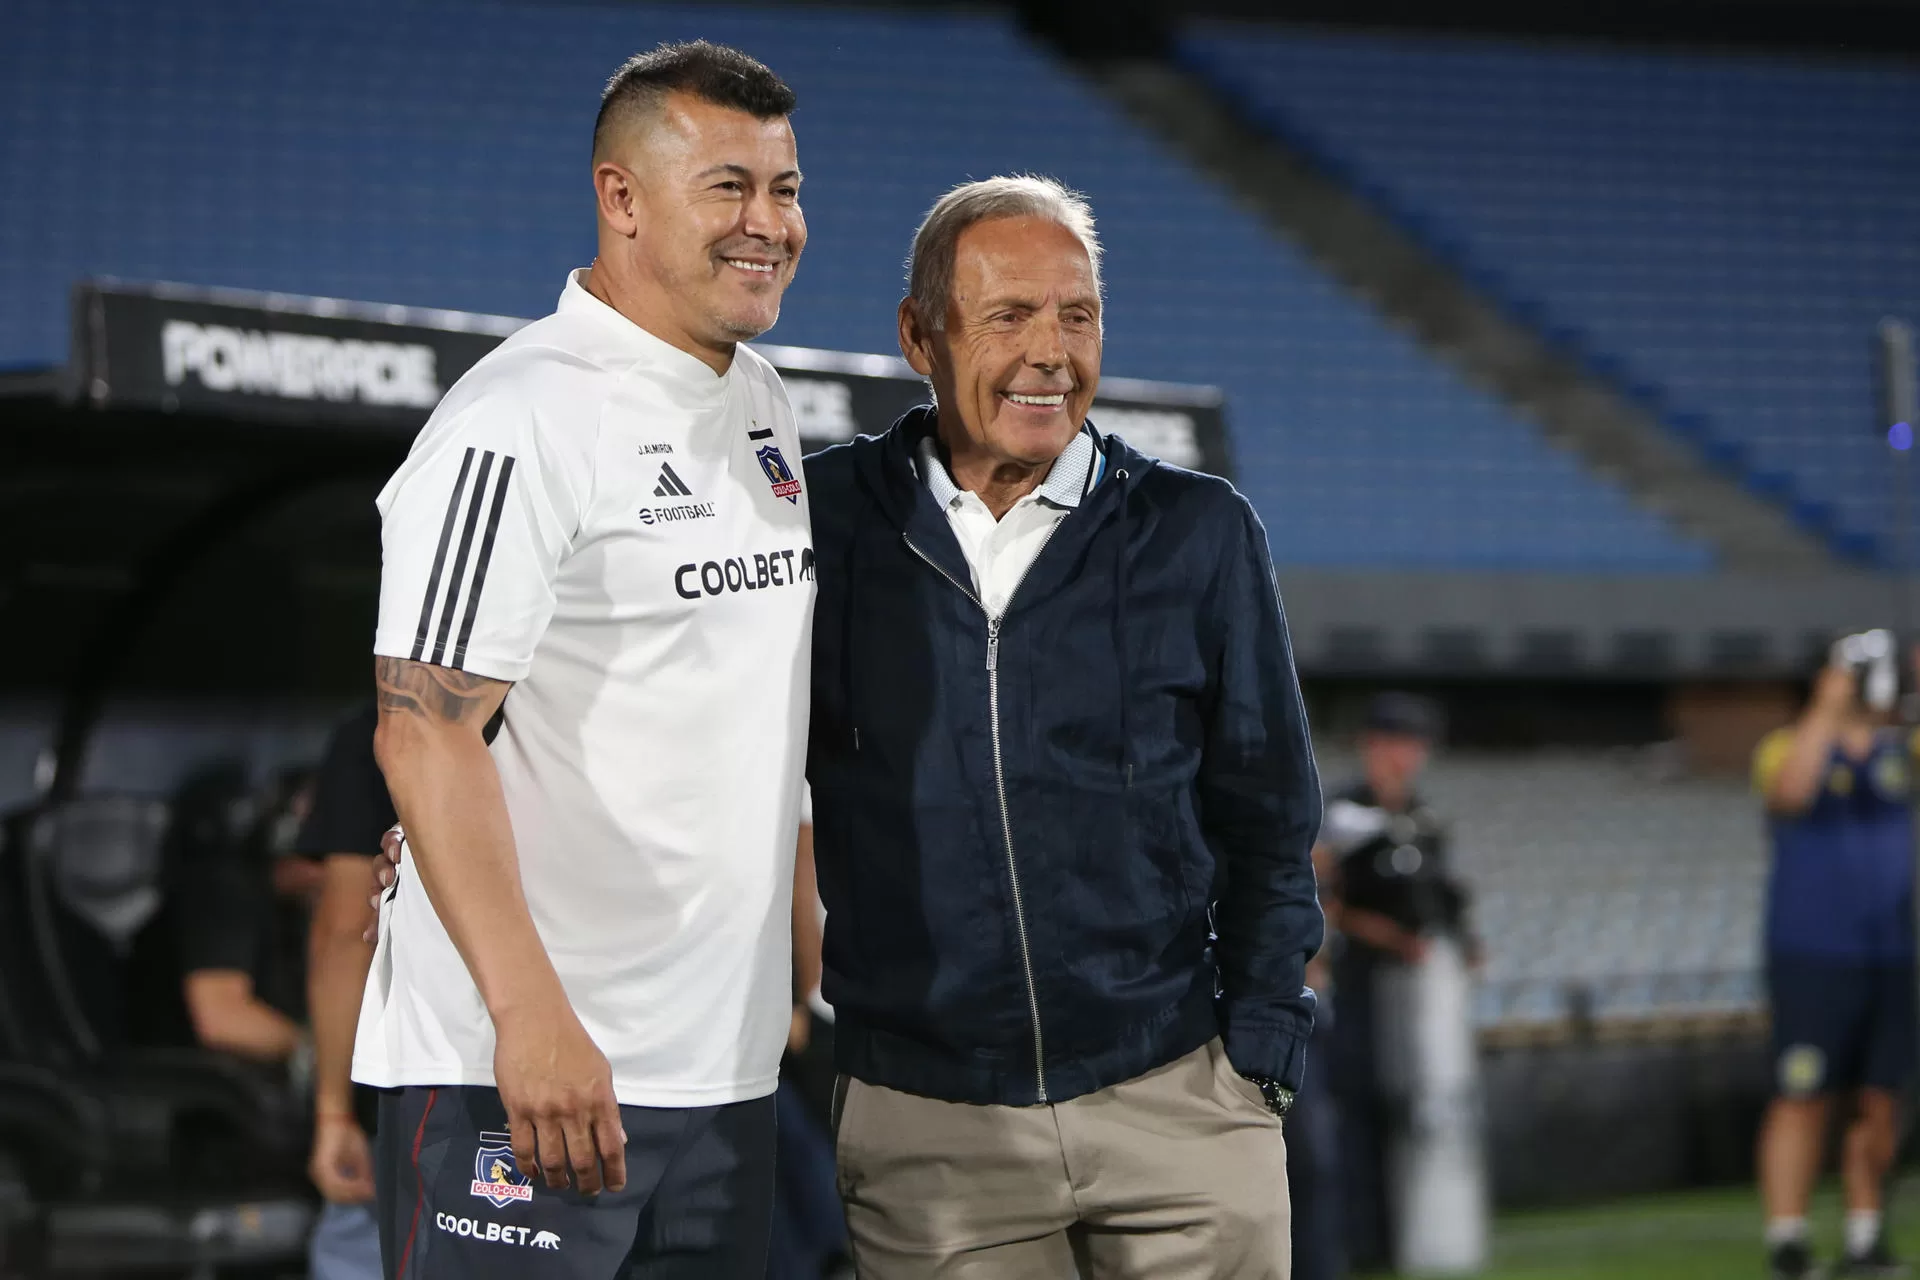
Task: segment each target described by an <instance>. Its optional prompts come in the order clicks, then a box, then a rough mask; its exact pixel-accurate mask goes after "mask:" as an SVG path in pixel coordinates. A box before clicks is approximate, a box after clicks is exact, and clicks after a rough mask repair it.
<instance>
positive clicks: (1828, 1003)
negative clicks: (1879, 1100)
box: [1767, 955, 1916, 1098]
mask: <svg viewBox="0 0 1920 1280" xmlns="http://www.w3.org/2000/svg"><path fill="white" fill-rule="evenodd" d="M1767 988H1768V992H1769V994H1770V996H1771V998H1772V1003H1773V1066H1774V1089H1775V1091H1776V1092H1777V1093H1778V1094H1779V1095H1780V1096H1781V1097H1783V1098H1806V1097H1815V1096H1818V1095H1820V1094H1827V1093H1842V1092H1846V1091H1847V1090H1850V1089H1857V1088H1860V1087H1862V1086H1870V1087H1873V1088H1879V1089H1889V1090H1897V1089H1900V1088H1901V1087H1903V1086H1904V1085H1905V1084H1906V1082H1907V1078H1908V1077H1909V1076H1911V1075H1912V1074H1913V1068H1914V1056H1915V1039H1916V1036H1915V1023H1916V1018H1915V1011H1914V1005H1915V977H1914V966H1913V964H1912V963H1910V962H1908V963H1900V964H1864V963H1853V962H1848V961H1844V960H1829V959H1826V958H1823V957H1809V956H1792V955H1774V956H1770V957H1768V959H1767Z"/></svg>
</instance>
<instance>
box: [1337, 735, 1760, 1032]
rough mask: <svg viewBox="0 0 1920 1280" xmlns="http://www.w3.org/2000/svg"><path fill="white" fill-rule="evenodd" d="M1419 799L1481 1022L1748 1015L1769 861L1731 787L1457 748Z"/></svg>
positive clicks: (1612, 758)
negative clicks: (1464, 921)
mask: <svg viewBox="0 0 1920 1280" xmlns="http://www.w3.org/2000/svg"><path fill="white" fill-rule="evenodd" d="M1319 754H1320V756H1321V769H1322V772H1323V774H1324V775H1325V776H1326V777H1329V778H1338V777H1342V776H1345V774H1346V772H1347V767H1348V766H1346V762H1345V759H1344V758H1343V757H1342V756H1341V755H1340V754H1338V753H1335V752H1327V751H1322V752H1320V753H1319ZM1421 790H1422V792H1423V794H1424V795H1425V796H1426V797H1427V800H1428V802H1429V803H1431V804H1432V805H1433V806H1434V807H1435V809H1436V810H1437V811H1438V812H1439V813H1440V814H1442V815H1443V816H1444V817H1445V818H1446V819H1448V820H1449V822H1450V823H1451V834H1452V845H1451V848H1452V850H1453V853H1454V857H1455V858H1456V860H1457V862H1456V865H1457V866H1458V867H1459V869H1460V871H1461V873H1462V874H1463V876H1464V877H1465V878H1466V879H1467V881H1468V883H1469V884H1470V885H1471V886H1472V889H1473V893H1474V904H1475V905H1474V917H1475V924H1476V927H1477V928H1478V930H1479V931H1480V933H1481V935H1482V937H1483V938H1484V940H1485V942H1486V948H1487V963H1486V970H1485V972H1484V974H1483V975H1482V977H1483V981H1482V982H1481V983H1480V984H1479V989H1478V991H1477V993H1476V995H1477V1000H1478V1007H1477V1009H1476V1017H1477V1019H1478V1021H1479V1022H1480V1024H1481V1025H1482V1026H1495V1025H1500V1024H1503V1023H1530V1022H1549V1021H1553V1020H1557V1019H1562V1018H1565V1017H1567V1016H1569V1015H1570V1014H1573V1013H1575V1012H1576V1011H1577V1012H1579V1013H1580V1014H1582V1015H1583V1016H1588V1017H1592V1018H1594V1019H1609V1018H1648V1017H1656V1016H1662V1015H1682V1014H1702V1013H1720V1012H1734V1011H1740V1010H1749V1009H1754V1008H1757V1007H1758V1006H1759V1004H1760V1000H1761V988H1760V931H1761V923H1760V914H1761V906H1762V902H1763V900H1764V896H1765V890H1766V874H1767V852H1766V840H1765V836H1764V831H1763V827H1762V820H1761V816H1760V811H1759V805H1758V803H1757V802H1756V801H1755V799H1754V797H1753V795H1752V793H1751V792H1750V791H1749V790H1748V789H1747V787H1746V785H1745V784H1744V782H1742V781H1740V780H1738V779H1731V780H1729V779H1705V778H1664V777H1662V776H1661V775H1660V773H1659V771H1658V770H1657V769H1655V768H1652V767H1650V765H1649V761H1648V757H1647V755H1646V753H1645V752H1644V751H1628V752H1613V753H1606V752H1597V751H1560V752H1541V753H1527V754H1471V753H1464V752H1463V753H1453V754H1448V755H1446V756H1443V757H1440V758H1439V759H1436V760H1435V762H1434V764H1433V766H1432V768H1431V769H1430V770H1429V772H1428V774H1427V776H1426V777H1425V779H1424V780H1423V781H1422V783H1421ZM1576 1005H1577V1006H1579V1008H1578V1010H1576V1009H1575V1006H1576Z"/></svg>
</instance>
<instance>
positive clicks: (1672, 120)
mask: <svg viewBox="0 0 1920 1280" xmlns="http://www.w3.org/2000/svg"><path fill="white" fill-rule="evenodd" d="M1187 54H1188V56H1189V60H1190V61H1191V62H1192V63H1193V65H1195V66H1196V67H1198V68H1199V69H1200V70H1201V71H1202V72H1203V73H1204V74H1206V75H1208V76H1209V77H1211V78H1212V79H1213V80H1214V82H1215V83H1216V84H1218V85H1220V86H1222V87H1224V88H1226V89H1227V90H1228V91H1229V92H1231V93H1234V94H1236V95H1238V96H1239V97H1240V98H1241V100H1242V101H1243V102H1244V103H1246V104H1247V105H1248V106H1249V108H1250V109H1251V110H1252V112H1253V114H1255V115H1256V116H1258V117H1259V118H1261V119H1262V120H1264V121H1265V122H1266V123H1267V124H1268V125H1269V126H1270V127H1271V128H1273V129H1274V130H1276V131H1277V132H1279V133H1280V134H1282V135H1283V136H1286V137H1288V138H1290V139H1292V140H1293V141H1294V142H1295V143H1296V144H1298V145H1300V146H1301V147H1303V148H1305V149H1307V150H1308V151H1309V152H1312V153H1314V154H1317V155H1318V156H1319V157H1320V158H1321V159H1322V160H1323V161H1324V162H1325V163H1326V164H1327V165H1328V167H1330V168H1331V169H1333V170H1334V171H1335V172H1337V173H1338V174H1340V175H1342V176H1344V177H1345V178H1346V179H1347V180H1348V181H1349V182H1350V183H1352V184H1353V185H1354V186H1355V187H1357V188H1358V189H1359V190H1361V191H1362V192H1364V193H1366V194H1368V195H1370V196H1372V197H1373V198H1374V199H1375V200H1376V201H1378V202H1379V203H1380V204H1382V205H1384V206H1385V207H1386V208H1387V209H1388V210H1390V211H1391V212H1393V213H1395V214H1397V215H1398V217H1399V218H1400V220H1401V221H1402V222H1403V223H1404V224H1405V225H1406V226H1407V227H1408V228H1409V229H1410V230H1412V231H1414V232H1415V233H1416V234H1417V235H1419V236H1421V237H1422V238H1424V239H1425V240H1426V242H1427V243H1428V244H1430V245H1431V246H1432V247H1434V248H1435V249H1437V250H1438V251H1439V252H1440V253H1441V254H1443V255H1444V256H1447V257H1450V258H1451V259H1452V260H1453V261H1454V262H1455V263H1456V264H1457V265H1459V266H1460V267H1462V268H1463V269H1464V270H1465V271H1466V273H1467V274H1468V276H1469V277H1470V278H1472V279H1475V280H1477V281H1478V282H1479V283H1480V284H1481V285H1482V286H1483V287H1484V288H1485V289H1487V290H1488V291H1490V292H1492V293H1493V294H1494V295H1496V296H1497V297H1500V298H1502V299H1503V300H1504V301H1505V302H1506V303H1507V305H1508V306H1509V308H1510V309H1511V310H1512V311H1513V312H1514V314H1516V315H1517V316H1518V317H1520V318H1522V319H1524V320H1527V321H1530V322H1532V323H1534V324H1536V325H1537V326H1539V327H1540V328H1541V329H1542V330H1543V331H1544V332H1545V333H1546V334H1547V335H1548V336H1549V337H1550V338H1552V339H1553V340H1555V341H1556V342H1557V343H1559V344H1560V345H1561V346H1563V347H1564V348H1566V349H1568V350H1570V351H1572V352H1574V353H1575V354H1577V355H1579V356H1581V357H1582V358H1583V359H1584V360H1585V361H1586V362H1587V364H1588V365H1589V367H1590V368H1592V369H1593V370H1594V371H1595V372H1597V373H1599V374H1601V375H1603V376H1605V377H1607V378H1609V379H1612V380H1613V381H1614V382H1616V384H1618V385H1620V386H1622V387H1623V388H1625V389H1627V390H1628V391H1629V392H1631V393H1632V394H1634V395H1635V396H1637V397H1638V398H1639V399H1641V400H1642V401H1643V402H1644V403H1646V404H1647V405H1648V406H1649V407H1650V408H1653V409H1654V410H1655V411H1656V412H1658V413H1660V414H1661V415H1662V416H1663V417H1664V419H1665V420H1666V421H1667V422H1668V423H1669V424H1670V425H1671V426H1672V427H1674V429H1676V430H1678V431H1680V432H1682V433H1684V434H1686V435H1687V436H1689V437H1691V438H1692V439H1694V440H1695V441H1696V442H1697V443H1698V444H1699V445H1700V446H1701V447H1702V448H1703V449H1704V450H1706V452H1707V454H1708V456H1709V457H1711V458H1713V459H1714V460H1715V461H1716V462H1718V463H1720V464H1722V465H1724V466H1726V467H1728V468H1729V469H1731V470H1733V471H1734V472H1736V473H1737V474H1740V475H1742V476H1743V477H1744V478H1745V479H1746V480H1747V482H1748V483H1749V484H1750V485H1751V486H1752V487H1753V488H1754V489H1756V490H1757V491H1759V492H1760V493H1762V494H1764V495H1766V496H1768V497H1770V498H1773V499H1775V500H1778V501H1780V502H1783V503H1786V504H1788V505H1789V506H1790V508H1791V509H1792V511H1793V512H1794V514H1795V515H1796V516H1797V517H1798V518H1799V519H1800V520H1801V521H1803V522H1804V523H1805V524H1807V525H1808V526H1810V527H1812V528H1814V529H1816V530H1818V531H1820V532H1822V533H1823V534H1825V535H1827V536H1828V537H1829V538H1830V540H1831V541H1832V543H1833V545H1834V546H1835V547H1836V548H1837V549H1838V550H1840V551H1842V552H1843V553H1847V554H1850V555H1854V556H1870V557H1875V558H1878V559H1879V560H1881V561H1882V562H1886V561H1887V560H1888V559H1889V557H1890V556H1892V555H1893V554H1894V551H1893V545H1894V542H1895V540H1896V536H1897V530H1896V527H1895V524H1894V523H1893V516H1892V512H1891V511H1890V505H1891V498H1892V495H1893V493H1894V481H1893V477H1892V474H1891V468H1890V467H1889V460H1890V454H1889V451H1888V449H1887V447H1886V443H1885V434H1884V433H1885V432H1886V429H1887V424H1886V423H1885V422H1882V421H1880V420H1879V414H1878V412H1877V410H1876V403H1875V393H1874V371H1873V365H1872V361H1871V356H1870V351H1871V343H1872V339H1873V333H1874V329H1875V326H1876V325H1877V324H1878V322H1879V321H1880V320H1881V318H1882V317H1883V316H1886V315H1889V314H1893V315H1904V316H1905V317H1907V318H1908V319H1910V320H1920V240H1916V237H1915V235H1914V228H1915V225H1916V222H1917V221H1920V164H1916V163H1915V160H1914V158H1915V156H1916V155H1920V125H1916V123H1915V122H1916V121H1920V74H1916V73H1915V72H1914V71H1913V69H1912V68H1911V67H1902V66H1896V65H1892V64H1889V65H1886V66H1882V67H1875V66H1873V65H1872V64H1861V63H1857V62H1856V63H1854V64H1851V65H1847V66H1839V65H1815V64H1811V63H1809V64H1797V63H1793V62H1789V61H1784V60H1778V59H1762V58H1758V57H1751V56H1749V57H1737V58H1736V57H1717V56H1708V55H1701V54H1670V53H1662V54H1653V53H1635V52H1625V51H1595V50H1591V49H1582V50H1574V49H1565V48H1544V47H1533V46H1527V45H1520V44H1507V43H1493V42H1472V41H1442V40H1433V39H1421V40H1418V41H1415V40H1411V39H1402V38H1384V37H1378V36H1361V35H1352V34H1327V33H1311V34H1310V33H1305V32H1300V33H1284V34H1282V33H1278V32H1275V31H1274V30H1273V29H1271V28H1255V27H1249V26H1241V25H1230V24H1209V25H1204V26H1201V27H1198V28H1197V29H1196V30H1195V32H1194V34H1193V35H1192V37H1191V39H1190V40H1189V41H1188V44H1187Z"/></svg>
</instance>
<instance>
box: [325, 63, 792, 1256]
mask: <svg viewBox="0 0 1920 1280" xmlns="http://www.w3.org/2000/svg"><path fill="white" fill-rule="evenodd" d="M793 107H794V95H793V93H792V91H791V90H790V89H788V88H787V86H786V85H785V84H784V83H782V82H781V81H780V79H779V78H778V77H777V76H775V75H774V74H773V72H771V71H770V70H768V69H767V68H766V67H765V66H763V65H761V64H760V63H758V62H756V61H754V60H753V59H752V58H750V57H748V56H746V55H745V54H743V53H740V52H739V51H738V50H734V49H728V48H724V47H720V46H716V45H711V44H707V43H705V42H700V41H697V42H693V43H689V44H681V45H663V46H661V47H660V48H659V49H656V50H654V51H653V52H651V53H647V54H643V55H640V56H638V57H635V58H633V59H631V60H629V61H628V62H627V63H626V64H625V65H624V66H622V67H621V68H620V69H619V71H618V72H617V73H616V74H615V76H614V77H613V79H612V80H611V81H610V82H609V84H608V86H607V89H606V92H605V94H604V95H603V98H602V102H601V109H600V114H599V118H598V119H597V121H596V123H595V129H594V139H593V153H592V177H593V185H594V192H595V208H596V218H597V227H598V254H597V256H596V258H595V260H594V263H593V265H592V266H591V267H590V268H587V269H584V270H580V271H576V272H574V273H572V274H570V275H569V276H568V278H567V281H566V284H565V288H564V290H563V291H562V294H561V297H560V300H559V303H558V306H557V309H556V310H555V312H554V313H553V314H551V315H549V316H546V317H544V318H542V319H540V320H536V321H534V322H533V323H532V324H529V325H527V326H526V327H524V328H522V329H520V330H518V331H517V332H515V333H514V334H513V335H512V336H510V337H508V338H507V339H506V340H505V341H504V342H502V343H501V344H500V345H499V346H498V347H496V348H494V350H493V351H491V352H490V353H489V354H488V355H487V356H485V357H484V358H483V359H481V360H480V361H479V362H478V363H477V364H476V365H474V367H473V368H472V369H471V370H469V371H468V372H467V373H466V374H465V375H464V376H462V377H461V379H460V380H459V381H458V382H457V383H456V384H455V385H454V386H453V388H452V389H451V390H449V391H448V392H447V395H446V397H445V398H444V399H443V400H441V402H440V404H439V406H438V407H437V408H436V409H435V410H434V412H433V415H432V417H431V418H430V419H429V421H428V423H427V425H426V427H425V428H423V429H422V431H421V432H420V435H419V436H418V437H417V438H416V440H415V441H414V445H413V448H412V450H411V452H410V453H409V454H408V457H407V460H406V462H405V463H404V464H403V465H402V466H401V468H400V470H399V471H398V472H397V473H396V474H395V475H394V476H393V478H392V479H391V480H390V481H389V482H388V484H387V487H386V488H385V489H384V490H383V491H382V492H381V495H380V497H379V500H378V504H377V505H378V507H379V509H380V513H381V538H382V548H383V558H382V565H381V581H380V616H379V626H378V629H377V631H376V635H375V641H374V652H375V654H376V660H375V671H376V683H377V685H378V691H379V693H378V696H379V704H380V723H379V728H378V730H377V732H376V735H375V739H374V746H375V750H376V752H377V755H378V759H379V763H380V767H381V772H382V774H383V775H384V776H385V778H386V780H387V786H388V790H389V791H390V792H391V793H392V796H393V799H394V802H395V805H396V807H397V808H398V809H399V811H400V814H401V816H402V818H403V819H404V820H405V823H406V845H405V850H406V852H405V857H404V860H403V865H402V874H401V877H400V879H399V880H398V881H397V882H396V884H395V886H394V888H393V890H391V891H390V892H389V893H388V894H387V895H386V896H385V897H384V899H383V901H382V906H381V917H382V919H381V930H380V938H379V942H378V943H377V945H376V950H375V956H374V964H373V969H372V978H371V980H370V982H369V985H368V997H367V1000H366V1003H365V1004H364V1006H363V1011H362V1017H361V1021H360V1025H359V1029H358V1032H357V1034H356V1037H355V1048H354V1078H355V1079H357V1080H360V1081H362V1082H364V1083H368V1084H374V1085H378V1086H381V1087H383V1088H385V1089H387V1090H389V1092H387V1093H386V1094H384V1095H383V1096H382V1099H381V1114H380V1122H379V1125H378V1128H377V1131H376V1135H375V1147H376V1159H375V1184H376V1187H377V1196H376V1199H377V1203H378V1211H379V1214H380V1218H381V1234H382V1239H381V1251H382V1255H383V1258H384V1260H385V1265H386V1267H387V1268H388V1274H389V1275H390V1276H404V1277H407V1280H451V1278H453V1277H459V1278H460V1280H469V1278H471V1277H482V1276H501V1277H508V1276H511V1277H516V1278H518V1277H523V1276H579V1277H583V1278H586V1277H591V1278H595V1280H600V1278H605V1280H611V1278H612V1277H614V1276H627V1275H632V1276H647V1277H659V1278H662V1280H664V1278H665V1277H670V1276H671V1277H680V1276H684V1277H689V1278H691V1277H696V1276H697V1277H701V1280H708V1278H712V1280H725V1278H727V1277H735V1278H737V1280H759V1277H760V1276H761V1275H762V1273H763V1272H764V1270H765V1267H766V1258H767V1239H768V1231H769V1224H770V1219H771V1215H772V1209H773V1187H774V1176H775V1171H774V1159H775V1155H774V1126H775V1112H776V1104H775V1101H774V1096H773V1095H774V1092H775V1088H776V1081H777V1077H778V1071H779V1063H780V1057H781V1053H782V1050H783V1048H784V1047H785V1045H786V1042H787V1038H788V1035H789V1032H790V1029H791V1027H792V1012H793V989H792V970H791V964H792V954H791V950H790V945H789V930H790V928H791V920H790V918H789V911H790V907H791V901H790V898H791V894H792V889H793V854H794V835H795V831H796V829H797V827H798V818H799V797H800V787H801V782H802V772H803V766H804V750H805V741H806V724H807V685H806V676H807V654H808V642H809V634H810V627H811V619H812V612H813V596H814V582H813V555H812V548H811V545H810V539H809V534H808V515H809V506H808V498H807V495H806V492H805V486H804V484H803V482H802V481H801V479H800V476H799V471H798V468H799V465H800V458H799V436H798V433H797V430H796V428H795V425H794V419H793V413H792V409H791V407H790V406H789V404H788V402H787V398H786V394H785V391H784V390H783V388H782V387H781V385H780V382H779V379H778V377H777V376H776V375H775V373H774V372H773V369H772V366H770V365H769V364H767V362H766V361H765V360H764V359H762V358H761V357H760V356H758V355H757V354H755V353H754V352H753V351H751V350H750V349H749V348H747V347H745V346H744V345H742V344H743V343H744V342H745V341H746V340H747V339H750V338H753V337H756V336H758V335H759V334H761V333H763V332H764V331H766V330H767V329H768V328H770V327H771V326H772V325H773V323H774V321H775V320H776V319H777V318H778V316H779V313H780V302H781V298H782V296H783V294H784V292H785V289H786V286H787V284H788V283H789V282H790V281H791V280H792V278H793V273H794V270H795V268H796V265H797V263H798V261H799V258H800V254H801V251H802V249H803V247H804V245H805V243H806V235H807V232H806V220H805V218H804V217H803V215H802V213H801V210H800V199H799V196H800V171H799V166H798V161H797V159H796V150H795V142H794V135H793V129H792V125H791V122H790V120H789V118H788V117H789V115H790V113H791V111H792V110H793ZM655 499H661V500H660V501H656V500H655ZM536 1177H537V1178H538V1181H539V1184H540V1185H539V1186H537V1187H536V1186H535V1180H536Z"/></svg>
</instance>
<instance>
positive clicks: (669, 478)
mask: <svg viewBox="0 0 1920 1280" xmlns="http://www.w3.org/2000/svg"><path fill="white" fill-rule="evenodd" d="M653 496H654V497H656V498H691V497H692V496H693V490H691V489H689V488H687V482H686V481H685V480H682V479H681V478H680V477H679V476H677V475H675V474H674V473H673V468H672V467H670V466H668V465H667V464H666V463H664V462H663V463H661V464H660V483H659V484H657V485H655V486H653Z"/></svg>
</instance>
